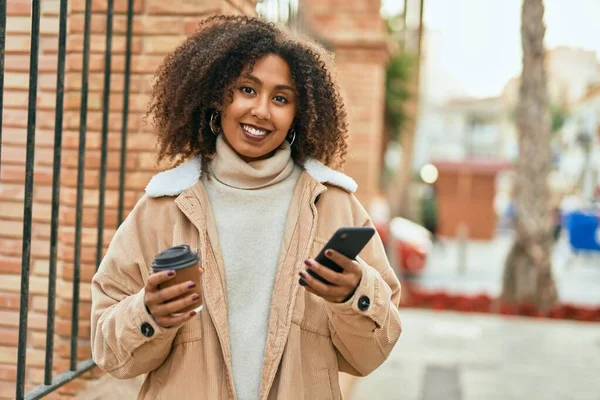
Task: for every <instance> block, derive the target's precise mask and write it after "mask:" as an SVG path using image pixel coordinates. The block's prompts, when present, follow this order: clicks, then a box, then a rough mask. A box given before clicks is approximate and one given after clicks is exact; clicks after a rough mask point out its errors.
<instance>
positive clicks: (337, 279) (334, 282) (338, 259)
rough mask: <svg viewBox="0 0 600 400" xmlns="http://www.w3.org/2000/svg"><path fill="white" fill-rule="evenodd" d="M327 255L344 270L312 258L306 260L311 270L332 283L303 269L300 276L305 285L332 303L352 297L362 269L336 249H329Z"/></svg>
mask: <svg viewBox="0 0 600 400" xmlns="http://www.w3.org/2000/svg"><path fill="white" fill-rule="evenodd" d="M325 256H326V257H327V258H329V259H330V260H331V261H333V262H334V263H336V264H337V265H339V266H340V267H341V268H342V269H343V271H342V272H335V271H333V270H331V269H329V268H327V267H325V266H324V265H321V264H319V263H318V262H316V261H315V260H312V259H310V260H306V261H304V263H305V264H306V266H307V267H308V269H309V270H312V271H313V272H314V273H316V274H317V275H319V276H320V277H322V278H323V279H325V280H326V281H328V282H329V283H331V284H330V285H328V284H325V283H323V282H321V281H320V280H318V279H316V278H314V277H312V276H311V275H310V274H309V273H307V272H306V271H301V272H300V277H301V278H302V280H303V281H304V282H306V286H304V287H305V289H306V290H307V291H308V292H310V293H312V294H314V295H317V296H319V297H322V298H323V299H325V300H327V301H330V302H332V303H343V302H345V301H347V300H348V299H350V297H352V295H353V294H354V292H355V291H356V288H357V287H358V284H359V283H360V280H361V278H362V270H361V268H360V265H358V263H357V262H356V261H354V260H351V259H349V258H348V257H346V256H344V255H343V254H341V253H338V252H337V251H335V250H331V249H328V250H327V251H325Z"/></svg>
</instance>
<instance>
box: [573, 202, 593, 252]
mask: <svg viewBox="0 0 600 400" xmlns="http://www.w3.org/2000/svg"><path fill="white" fill-rule="evenodd" d="M565 225H566V227H567V231H568V232H569V244H570V245H571V248H572V249H573V251H600V213H599V212H598V211H575V212H571V213H569V214H567V215H565Z"/></svg>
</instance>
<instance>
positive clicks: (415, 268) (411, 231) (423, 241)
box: [375, 217, 432, 275]
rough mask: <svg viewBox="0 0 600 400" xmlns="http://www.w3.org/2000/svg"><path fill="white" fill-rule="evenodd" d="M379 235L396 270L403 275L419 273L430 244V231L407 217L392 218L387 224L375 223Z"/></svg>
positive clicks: (424, 262)
mask: <svg viewBox="0 0 600 400" xmlns="http://www.w3.org/2000/svg"><path fill="white" fill-rule="evenodd" d="M375 227H376V228H377V231H378V232H379V235H380V236H381V238H382V240H383V241H384V243H386V244H387V246H388V252H394V253H393V254H391V255H390V258H391V260H392V261H395V262H396V265H395V268H396V271H397V272H398V273H400V274H404V275H416V274H419V273H420V272H421V271H422V270H423V268H424V267H425V264H426V261H427V255H428V254H429V252H430V250H431V246H432V241H431V232H429V231H428V230H427V229H425V228H424V227H422V226H421V225H419V224H416V223H414V222H412V221H410V220H408V219H405V218H401V217H396V218H392V220H391V221H390V222H389V224H384V223H382V222H379V223H377V224H375Z"/></svg>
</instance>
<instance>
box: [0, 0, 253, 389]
mask: <svg viewBox="0 0 600 400" xmlns="http://www.w3.org/2000/svg"><path fill="white" fill-rule="evenodd" d="M92 4H93V8H92V9H93V15H92V28H91V31H92V37H91V41H90V44H91V55H90V74H89V95H88V123H87V128H88V129H87V136H86V156H85V159H86V169H85V192H84V210H83V232H82V249H81V250H82V251H81V261H82V266H81V292H80V293H81V294H80V296H81V297H80V304H79V307H80V308H79V313H80V320H79V347H78V358H79V360H80V361H81V360H85V359H87V358H89V357H90V343H89V332H90V323H89V317H90V306H91V304H90V283H89V282H90V281H91V278H92V276H93V274H94V271H95V265H94V263H95V256H96V255H95V252H96V229H97V228H96V227H97V206H98V182H99V168H100V145H101V128H102V100H103V97H102V96H103V85H104V48H105V43H106V32H105V29H106V1H105V0H93V1H92ZM114 4H115V5H114V11H115V15H114V19H113V42H112V55H113V56H112V67H111V70H112V76H111V96H110V116H109V117H110V118H109V139H108V151H109V152H108V171H107V180H106V184H107V193H106V200H105V207H106V212H105V230H104V244H105V249H106V247H107V245H108V243H109V242H110V239H111V237H112V234H113V232H114V230H115V228H116V219H117V205H118V187H119V182H118V177H119V166H120V165H119V164H120V145H121V121H122V114H121V111H122V105H123V82H124V74H123V72H124V62H125V54H124V53H125V31H126V11H127V0H115V3H114ZM255 4H256V0H194V1H191V0H170V1H164V0H134V11H135V16H134V22H133V31H134V32H133V38H132V53H133V54H132V60H131V77H130V97H129V105H130V109H129V110H130V111H129V122H128V129H129V135H128V142H127V172H126V192H125V209H126V212H127V211H128V210H130V209H131V208H132V207H133V205H134V204H135V203H136V201H137V200H138V199H139V198H140V197H141V196H142V194H143V190H144V188H145V186H146V184H147V182H148V180H149V179H150V177H151V176H152V175H153V174H154V173H156V172H157V170H158V169H161V168H164V165H163V166H156V165H155V161H154V160H155V151H156V149H155V138H154V136H153V135H152V131H151V127H150V126H148V125H145V124H144V123H143V121H142V117H143V116H144V114H145V109H146V105H147V103H148V101H149V99H150V97H149V95H150V79H151V77H152V75H153V73H154V71H155V70H156V68H157V67H158V65H160V63H161V62H162V60H163V58H164V56H165V55H166V54H167V53H168V52H169V51H171V50H172V49H173V48H174V47H175V46H177V45H178V44H179V43H181V42H182V41H183V40H184V39H185V37H186V36H187V35H188V34H190V33H191V32H193V31H194V29H195V27H196V26H197V24H198V22H199V21H200V20H201V19H202V18H204V17H206V16H208V15H210V14H214V13H219V12H223V13H232V14H254V13H255V11H254V10H255ZM69 7H70V10H69V25H68V42H67V60H66V61H67V66H66V68H67V69H66V81H65V111H64V133H63V155H62V174H61V204H60V228H59V246H58V265H57V267H58V279H57V298H56V312H57V314H56V335H55V356H54V370H55V374H57V373H60V372H64V371H66V370H67V369H68V367H69V354H70V347H69V346H70V344H69V338H70V333H71V307H72V279H73V256H74V231H75V228H74V225H75V206H76V195H77V157H78V144H79V118H80V116H79V107H80V98H81V68H82V59H83V55H82V51H83V28H84V26H83V25H84V9H85V0H71V1H70V2H69ZM58 13H59V0H42V20H41V38H40V61H39V62H40V74H39V91H38V114H37V126H38V127H37V132H36V157H35V160H36V161H35V162H36V164H35V175H34V182H35V183H34V206H33V234H32V266H31V277H30V296H31V297H30V315H29V337H28V353H27V364H28V369H27V382H28V384H27V389H30V388H31V387H33V386H35V385H38V384H40V383H42V381H43V368H44V349H45V330H46V310H47V286H48V281H47V275H48V264H49V262H48V258H49V248H50V216H51V205H50V203H51V196H52V193H51V189H52V188H51V185H52V162H53V137H54V107H55V104H54V102H55V95H56V94H55V91H56V64H57V58H56V52H57V47H58ZM30 21H31V1H30V0H11V1H9V2H8V19H7V50H6V63H5V65H6V75H5V92H4V123H3V125H4V126H3V138H2V142H3V143H2V168H1V176H0V399H9V398H13V396H14V394H15V379H16V358H17V357H16V355H17V332H18V319H19V311H18V310H19V290H20V286H19V285H20V283H19V280H20V279H19V274H20V267H21V246H22V238H21V235H22V220H23V195H24V175H25V143H26V123H27V90H28V85H29V77H28V67H29V44H30V35H29V32H30ZM87 375H88V376H87V377H89V376H90V374H87ZM84 385H85V380H82V379H80V380H76V381H74V382H72V383H70V384H68V385H66V386H64V387H63V388H62V389H61V390H60V394H58V393H56V394H54V395H52V396H50V397H49V398H60V397H64V396H68V395H72V394H74V393H76V392H77V391H78V390H79V389H80V388H81V387H82V386H84Z"/></svg>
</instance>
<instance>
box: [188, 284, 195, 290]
mask: <svg viewBox="0 0 600 400" xmlns="http://www.w3.org/2000/svg"><path fill="white" fill-rule="evenodd" d="M187 287H188V289H193V288H195V287H196V283H195V282H190V283H189V284H188V286H187Z"/></svg>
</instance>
